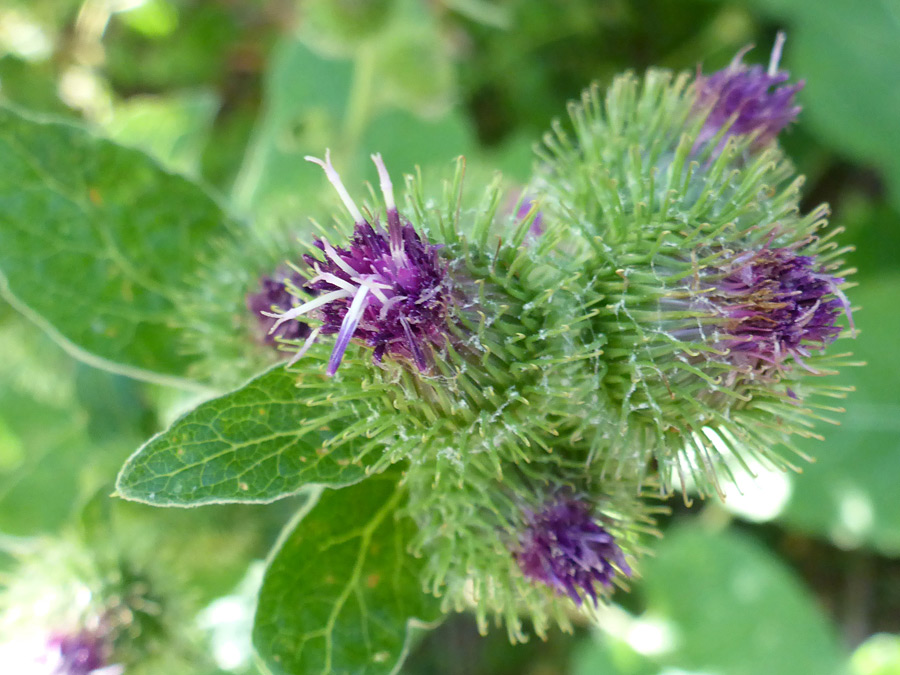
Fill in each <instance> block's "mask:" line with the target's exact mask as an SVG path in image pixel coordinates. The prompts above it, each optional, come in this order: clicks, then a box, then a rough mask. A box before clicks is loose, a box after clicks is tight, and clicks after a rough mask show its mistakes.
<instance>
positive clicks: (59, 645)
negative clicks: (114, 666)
mask: <svg viewBox="0 0 900 675" xmlns="http://www.w3.org/2000/svg"><path fill="white" fill-rule="evenodd" d="M48 648H49V650H50V651H51V652H52V653H53V655H54V659H53V660H54V663H55V667H56V670H55V671H54V673H55V674H56V675H90V674H91V673H94V672H96V671H99V670H100V669H101V668H105V667H106V660H107V658H108V654H107V652H108V646H107V644H106V641H105V640H103V639H102V638H101V637H99V636H97V635H94V634H93V633H91V632H89V631H80V632H78V633H74V634H67V635H65V634H61V635H56V636H54V637H53V638H51V639H50V642H49V644H48ZM110 672H111V673H112V672H120V671H118V670H110Z"/></svg>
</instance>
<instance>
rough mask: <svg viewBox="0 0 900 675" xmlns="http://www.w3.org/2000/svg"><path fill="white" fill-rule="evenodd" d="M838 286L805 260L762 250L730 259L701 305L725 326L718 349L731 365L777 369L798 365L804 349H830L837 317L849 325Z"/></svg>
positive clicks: (790, 251) (782, 250)
mask: <svg viewBox="0 0 900 675" xmlns="http://www.w3.org/2000/svg"><path fill="white" fill-rule="evenodd" d="M843 282H844V280H843V279H840V278H836V277H834V276H832V275H830V274H828V273H827V272H824V271H822V270H821V269H819V268H818V267H817V266H816V263H815V260H814V258H813V257H811V256H804V255H798V254H797V253H796V251H795V250H793V249H791V248H770V247H768V246H766V247H763V248H761V249H760V250H758V251H750V252H747V253H743V254H740V255H738V256H737V257H736V258H734V260H732V261H731V263H730V264H729V265H728V266H727V270H726V272H725V273H724V275H723V276H722V277H721V278H720V279H719V280H718V281H716V282H714V284H713V288H712V290H711V292H710V294H709V296H708V297H707V298H705V301H708V302H711V303H713V304H714V306H715V311H716V312H717V313H718V314H719V315H720V316H722V317H724V318H725V320H726V323H725V326H724V330H725V332H726V333H727V334H728V335H729V337H728V339H727V340H726V341H725V344H724V346H726V347H727V348H728V349H729V350H730V352H731V353H730V359H731V360H732V361H734V362H736V363H740V364H743V365H749V366H752V367H756V368H758V369H765V368H767V367H775V368H779V369H780V368H781V367H782V364H783V363H784V362H785V360H786V359H788V358H790V357H793V359H794V360H796V361H798V362H799V363H801V364H802V363H803V361H802V359H803V358H805V357H807V356H809V355H810V349H819V350H822V349H824V348H825V347H826V346H827V345H829V344H830V343H832V342H833V341H834V340H835V339H836V338H837V336H838V335H839V334H840V332H841V328H840V327H839V326H838V325H837V319H838V317H839V316H840V315H841V314H846V316H847V319H848V321H850V322H851V324H852V319H851V317H850V305H849V303H848V301H847V298H846V296H845V295H844V293H843V292H842V291H841V290H840V285H841V284H842V283H843Z"/></svg>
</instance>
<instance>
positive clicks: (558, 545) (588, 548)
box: [517, 495, 631, 605]
mask: <svg viewBox="0 0 900 675" xmlns="http://www.w3.org/2000/svg"><path fill="white" fill-rule="evenodd" d="M526 520H527V528H526V530H525V532H524V533H523V535H522V539H521V548H520V549H519V552H518V554H517V559H518V562H519V567H520V568H521V569H522V573H523V574H524V575H525V576H526V577H528V578H529V579H532V580H534V581H538V582H541V583H543V584H546V585H547V586H549V587H550V588H552V589H553V590H555V591H556V592H557V593H558V594H560V595H567V596H569V597H570V598H572V600H573V601H574V602H575V603H576V604H578V605H581V603H582V602H583V600H584V597H585V596H587V597H590V598H591V600H593V601H594V602H596V601H597V591H596V586H597V584H600V585H601V586H605V587H610V586H612V584H613V578H614V577H615V575H616V574H617V572H621V573H622V574H624V575H625V576H630V575H631V568H630V567H629V566H628V564H627V563H626V562H625V556H624V554H623V553H622V549H621V548H619V546H618V544H616V542H615V539H614V538H613V536H612V534H610V533H609V532H608V531H607V530H606V529H605V528H604V527H603V526H602V525H600V524H599V523H598V522H597V519H596V517H595V515H594V513H593V510H592V508H591V506H590V504H588V503H587V502H585V501H583V500H580V499H576V498H575V497H572V496H570V495H561V496H558V497H556V498H555V499H553V500H552V501H550V502H549V503H548V504H546V505H545V506H544V508H543V510H541V511H540V512H538V513H533V512H529V513H527V514H526Z"/></svg>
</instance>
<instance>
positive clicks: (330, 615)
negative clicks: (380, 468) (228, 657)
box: [253, 474, 441, 675]
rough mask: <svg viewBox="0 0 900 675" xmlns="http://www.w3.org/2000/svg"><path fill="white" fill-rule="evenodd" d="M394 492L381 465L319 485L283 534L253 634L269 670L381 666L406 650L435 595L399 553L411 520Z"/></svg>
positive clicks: (374, 670)
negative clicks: (334, 486) (328, 486)
mask: <svg viewBox="0 0 900 675" xmlns="http://www.w3.org/2000/svg"><path fill="white" fill-rule="evenodd" d="M402 494H403V493H402V492H400V491H398V488H397V483H396V479H395V477H392V476H391V475H390V474H380V475H378V476H374V477H372V478H370V479H368V480H365V481H363V482H362V483H359V484H357V485H354V486H353V487H351V488H347V489H345V490H339V491H332V490H326V491H324V492H323V493H322V495H321V498H320V499H319V502H318V503H317V504H316V505H315V506H314V507H313V509H312V511H310V513H309V514H308V515H306V516H305V517H304V518H303V519H302V520H300V522H299V523H298V524H296V527H295V528H294V529H293V531H292V532H290V534H289V535H288V536H287V537H286V539H285V540H284V543H283V544H282V546H281V548H280V550H279V551H278V553H277V554H276V555H275V557H274V558H273V559H272V561H271V563H270V565H269V568H268V570H267V572H266V576H265V578H264V580H263V585H262V590H261V592H260V596H259V605H258V608H257V611H256V620H255V626H254V629H253V642H254V644H255V646H256V649H257V651H258V652H259V654H260V655H261V656H262V657H263V658H264V659H265V660H266V662H267V663H268V664H269V666H270V667H271V668H272V669H273V671H274V672H276V673H279V674H282V675H307V674H312V673H322V674H325V673H334V674H336V675H345V674H349V673H353V674H354V675H386V674H387V673H393V672H396V670H397V668H398V667H399V662H400V661H402V660H403V658H405V656H406V651H407V646H408V645H407V643H408V640H409V636H410V631H411V630H412V629H413V627H414V626H415V625H420V626H421V625H422V624H426V623H433V622H436V621H437V620H438V619H439V618H440V616H441V611H440V607H439V601H438V600H436V599H435V598H433V597H431V596H429V595H425V594H424V593H423V592H422V589H421V584H420V582H419V572H420V567H421V561H420V560H418V559H416V558H413V557H412V556H410V555H409V554H408V553H407V545H408V542H409V540H410V538H411V537H412V536H413V533H414V528H415V525H414V524H413V523H412V521H410V520H409V519H408V518H402V519H401V518H398V517H397V508H398V506H400V503H401V499H402Z"/></svg>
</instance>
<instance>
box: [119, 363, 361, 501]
mask: <svg viewBox="0 0 900 675" xmlns="http://www.w3.org/2000/svg"><path fill="white" fill-rule="evenodd" d="M309 377H310V378H311V379H312V378H319V379H322V378H324V377H325V376H324V375H322V374H314V375H311V376H309ZM299 380H300V378H299V377H298V375H297V374H296V373H292V372H289V371H288V370H286V369H285V367H284V366H283V365H279V366H275V367H274V368H273V369H272V370H270V371H268V372H267V373H264V374H263V375H261V376H259V377H257V378H256V379H254V380H252V381H250V382H249V383H247V384H246V385H244V386H243V387H241V388H240V389H238V390H236V391H234V392H232V393H230V394H226V395H225V396H222V397H220V398H217V399H214V400H212V401H208V402H206V403H203V404H201V405H200V406H199V407H198V408H196V409H195V410H193V411H192V412H190V413H188V414H187V415H185V416H184V417H182V418H181V419H179V420H178V421H176V422H175V423H174V424H173V425H172V426H171V427H170V428H169V429H168V430H167V431H165V432H164V433H162V434H160V435H158V436H156V437H155V438H153V439H151V440H150V441H149V442H148V443H147V444H146V445H144V447H142V448H141V449H140V450H138V451H137V452H136V453H135V454H134V455H133V456H132V457H131V458H130V459H129V460H128V462H127V463H126V464H125V466H124V467H123V468H122V472H121V473H120V474H119V480H118V484H117V488H118V492H119V494H120V495H121V496H122V497H125V498H126V499H132V500H136V501H143V502H146V503H148V504H152V505H155V506H195V505H199V504H209V503H218V502H270V501H273V500H275V499H279V498H281V497H284V496H287V495H291V494H295V493H297V491H299V490H300V489H301V488H303V487H305V486H307V485H310V484H321V485H329V486H332V487H339V486H343V485H349V484H351V483H354V482H356V481H358V480H360V479H361V478H363V477H364V476H365V469H364V468H363V467H362V466H361V465H358V464H354V463H351V460H353V445H352V444H349V443H344V444H340V445H338V446H336V447H335V448H326V447H325V446H324V445H323V444H324V443H325V442H326V441H327V440H329V439H330V438H331V436H332V435H333V433H334V431H333V430H334V429H335V428H341V427H340V422H339V421H338V420H340V419H342V418H343V417H344V416H345V415H346V414H347V412H348V411H344V410H342V408H341V406H340V405H338V406H337V407H336V406H335V404H334V403H329V402H326V403H322V402H320V405H319V407H317V408H313V407H310V406H309V405H306V406H305V405H304V402H303V398H302V396H301V393H300V392H298V390H297V385H298V382H299ZM325 384H326V385H327V386H330V382H326V383H325ZM329 423H332V426H331V427H329V426H328V425H329Z"/></svg>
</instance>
